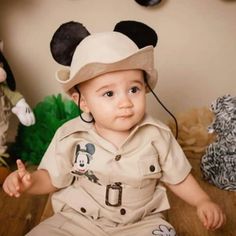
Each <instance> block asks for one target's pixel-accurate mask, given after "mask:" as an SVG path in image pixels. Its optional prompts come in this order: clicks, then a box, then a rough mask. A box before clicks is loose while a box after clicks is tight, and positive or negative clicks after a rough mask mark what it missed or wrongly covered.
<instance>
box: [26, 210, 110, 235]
mask: <svg viewBox="0 0 236 236" xmlns="http://www.w3.org/2000/svg"><path fill="white" fill-rule="evenodd" d="M47 235H50V236H71V235H76V236H77V235H78V236H108V235H107V234H106V233H104V231H103V230H102V229H100V228H99V227H97V226H96V225H95V224H92V221H90V220H89V219H87V218H86V217H84V216H82V215H80V214H79V213H76V215H75V214H74V213H72V212H71V213H70V212H66V213H64V212H63V213H57V214H54V215H53V216H52V217H50V218H48V219H46V220H44V221H43V222H41V223H40V224H39V225H37V226H36V227H35V228H33V229H32V230H31V231H30V232H29V233H28V234H26V236H47Z"/></svg>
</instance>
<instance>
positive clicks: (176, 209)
mask: <svg viewBox="0 0 236 236" xmlns="http://www.w3.org/2000/svg"><path fill="white" fill-rule="evenodd" d="M190 162H191V163H192V165H193V174H194V176H195V177H196V178H197V179H198V180H199V182H200V184H201V186H202V187H203V188H204V189H205V190H206V191H207V192H208V193H209V195H210V196H211V197H212V198H213V199H215V201H216V202H217V203H219V204H220V205H221V207H222V208H223V209H224V210H225V212H226V215H227V223H226V225H225V226H224V227H223V228H222V229H220V230H217V231H215V232H210V231H207V230H205V229H204V227H203V226H202V225H201V223H200V221H199V220H198V217H197V215H196V211H195V209H194V208H193V207H191V206H189V205H187V204H185V203H184V202H183V201H182V200H180V199H178V198H177V197H175V196H174V195H173V194H171V193H168V194H169V197H170V202H171V207H172V208H171V210H170V211H168V214H167V217H168V221H169V222H170V223H171V224H172V225H174V227H175V228H176V230H177V232H178V236H236V192H229V191H224V190H220V189H218V188H216V187H214V186H212V185H210V184H208V183H206V182H204V181H202V179H201V174H200V170H199V158H191V159H190ZM51 213H52V212H51V207H50V203H49V202H48V196H26V195H25V196H23V197H21V198H20V199H13V198H10V197H8V196H6V195H5V194H4V193H3V191H2V189H1V190H0V236H23V235H25V234H26V233H27V232H28V231H29V230H30V229H31V228H32V227H34V226H35V225H36V224H38V222H39V221H41V220H43V219H45V218H47V217H48V216H50V215H51ZM138 236H142V235H138Z"/></svg>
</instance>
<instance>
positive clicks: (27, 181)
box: [22, 172, 31, 187]
mask: <svg viewBox="0 0 236 236" xmlns="http://www.w3.org/2000/svg"><path fill="white" fill-rule="evenodd" d="M22 183H23V184H24V186H25V187H27V186H30V185H31V174H30V173H28V172H27V173H26V174H25V176H24V178H22Z"/></svg>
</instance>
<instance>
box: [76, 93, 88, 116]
mask: <svg viewBox="0 0 236 236" xmlns="http://www.w3.org/2000/svg"><path fill="white" fill-rule="evenodd" d="M80 96H81V97H80ZM71 98H72V99H73V101H74V102H75V104H76V105H78V103H79V102H80V104H79V108H80V109H81V110H82V111H83V112H86V113H89V112H90V111H89V108H88V106H87V103H86V99H85V97H84V96H83V95H82V94H79V93H78V92H73V93H72V94H71Z"/></svg>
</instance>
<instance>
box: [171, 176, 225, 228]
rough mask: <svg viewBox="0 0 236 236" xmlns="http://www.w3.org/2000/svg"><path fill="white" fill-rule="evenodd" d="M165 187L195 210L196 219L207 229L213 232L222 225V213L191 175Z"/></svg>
mask: <svg viewBox="0 0 236 236" xmlns="http://www.w3.org/2000/svg"><path fill="white" fill-rule="evenodd" d="M167 186H168V187H169V188H170V190H171V191H173V192H174V193H175V194H176V195H177V196H179V197H180V198H181V199H183V200H184V201H185V202H187V203H188V204H190V205H192V206H195V207H196V208H197V214H198V217H199V218H200V220H201V221H202V223H203V225H204V226H205V227H206V228H207V229H211V230H215V229H217V228H219V227H221V226H222V225H223V224H224V222H225V215H224V213H223V212H222V210H221V209H220V207H219V206H218V205H217V204H215V203H214V202H213V201H212V200H211V199H210V197H209V196H208V195H207V194H206V192H204V191H203V189H202V188H201V187H200V185H199V184H198V183H197V181H196V180H195V179H194V177H193V176H192V175H191V174H189V175H188V176H187V177H186V179H185V180H184V181H182V182H181V183H179V184H176V185H172V184H167Z"/></svg>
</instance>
